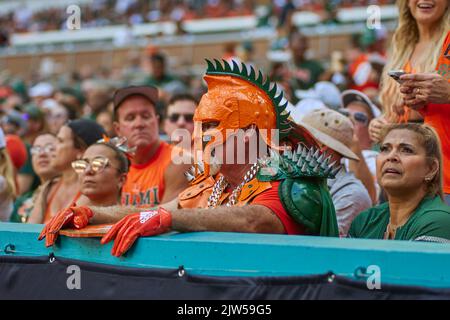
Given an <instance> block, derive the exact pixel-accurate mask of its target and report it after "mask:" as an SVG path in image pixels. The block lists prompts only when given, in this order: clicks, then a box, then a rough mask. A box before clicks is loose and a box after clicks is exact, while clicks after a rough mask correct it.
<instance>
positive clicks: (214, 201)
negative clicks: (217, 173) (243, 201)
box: [208, 161, 260, 208]
mask: <svg viewBox="0 0 450 320" xmlns="http://www.w3.org/2000/svg"><path fill="white" fill-rule="evenodd" d="M259 168H260V164H259V161H257V162H256V163H254V164H253V165H252V166H251V168H250V169H249V170H248V171H247V172H246V173H245V175H244V179H243V180H242V182H241V183H240V184H239V185H238V186H237V187H236V188H234V190H233V191H232V192H231V195H230V198H229V199H228V203H227V207H231V206H234V205H235V204H236V203H237V200H238V198H239V195H240V194H241V191H242V188H243V187H244V185H245V184H246V183H248V182H249V181H251V180H253V178H254V177H255V176H256V173H257V172H258V170H259ZM227 186H228V182H227V181H226V180H225V178H224V177H223V176H221V177H220V178H219V180H217V181H216V183H215V184H214V186H213V191H212V193H211V195H210V196H209V198H208V208H215V207H217V205H218V204H219V199H220V197H221V196H222V194H223V191H224V190H225V188H226V187H227Z"/></svg>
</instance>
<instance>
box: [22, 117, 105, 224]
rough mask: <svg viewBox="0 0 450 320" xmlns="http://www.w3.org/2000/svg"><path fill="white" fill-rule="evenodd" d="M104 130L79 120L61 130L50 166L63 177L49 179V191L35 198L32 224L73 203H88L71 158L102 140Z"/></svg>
mask: <svg viewBox="0 0 450 320" xmlns="http://www.w3.org/2000/svg"><path fill="white" fill-rule="evenodd" d="M104 134H105V131H104V130H103V128H102V127H101V126H100V125H99V124H97V123H96V122H94V121H92V120H88V119H79V120H74V121H70V122H68V123H67V124H66V125H64V126H63V127H61V129H60V130H59V132H58V135H57V138H58V143H57V144H56V151H55V155H54V157H53V158H52V159H51V166H52V167H53V168H54V169H55V170H56V171H57V172H60V173H61V178H59V179H54V180H52V182H50V184H51V186H49V190H48V192H42V193H41V194H40V195H39V196H38V197H37V198H36V204H37V205H35V206H34V208H33V211H32V213H31V216H30V220H29V221H30V223H43V222H47V221H49V220H50V219H51V218H52V217H53V216H54V215H55V214H56V213H57V212H59V211H61V210H62V209H64V208H67V207H68V206H69V205H70V204H71V203H73V202H77V203H80V204H81V203H86V202H87V200H86V198H85V197H83V196H81V193H80V185H79V182H78V179H77V175H76V173H75V172H74V171H73V169H72V167H71V163H72V161H74V160H76V159H78V158H81V156H82V155H83V153H84V151H85V150H86V149H87V147H89V146H90V145H91V144H93V143H95V142H96V141H98V140H100V139H101V138H102V137H103V135H104Z"/></svg>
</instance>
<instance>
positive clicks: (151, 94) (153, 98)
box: [113, 86, 158, 113]
mask: <svg viewBox="0 0 450 320" xmlns="http://www.w3.org/2000/svg"><path fill="white" fill-rule="evenodd" d="M134 95H141V96H143V97H145V98H147V99H148V100H149V101H150V102H151V103H152V104H153V105H154V106H155V108H156V104H157V103H158V89H157V88H156V87H153V86H129V87H126V88H121V89H118V90H116V92H114V97H113V104H114V113H115V112H117V109H118V108H119V106H120V105H121V104H122V102H123V101H124V100H125V99H126V98H128V97H130V96H134Z"/></svg>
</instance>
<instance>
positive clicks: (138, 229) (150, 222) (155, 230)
mask: <svg viewBox="0 0 450 320" xmlns="http://www.w3.org/2000/svg"><path fill="white" fill-rule="evenodd" d="M171 226H172V214H171V213H170V212H169V211H167V210H165V209H163V208H159V209H158V210H151V211H144V212H138V213H133V214H130V215H128V216H126V217H125V218H123V219H122V220H120V221H119V222H117V223H116V224H115V225H114V226H113V227H112V228H111V229H110V230H109V231H108V233H107V234H105V235H104V236H103V238H102V240H101V244H106V243H108V242H110V241H111V240H113V239H115V240H114V245H113V248H112V251H111V253H112V255H113V256H116V257H119V256H121V255H122V254H124V253H125V252H126V251H127V250H128V249H129V248H130V247H131V246H132V245H133V243H134V242H135V241H136V239H137V238H138V237H149V236H155V235H158V234H161V233H165V232H167V231H169V230H170V227H171Z"/></svg>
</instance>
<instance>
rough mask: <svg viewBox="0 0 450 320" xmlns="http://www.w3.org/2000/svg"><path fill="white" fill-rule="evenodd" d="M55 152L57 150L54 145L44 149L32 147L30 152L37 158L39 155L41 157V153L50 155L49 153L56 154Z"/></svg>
mask: <svg viewBox="0 0 450 320" xmlns="http://www.w3.org/2000/svg"><path fill="white" fill-rule="evenodd" d="M55 150H56V148H55V146H54V145H53V144H46V145H45V146H43V147H40V146H35V147H32V148H31V149H30V152H31V155H32V156H37V155H40V154H41V153H46V154H49V153H52V152H55Z"/></svg>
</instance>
